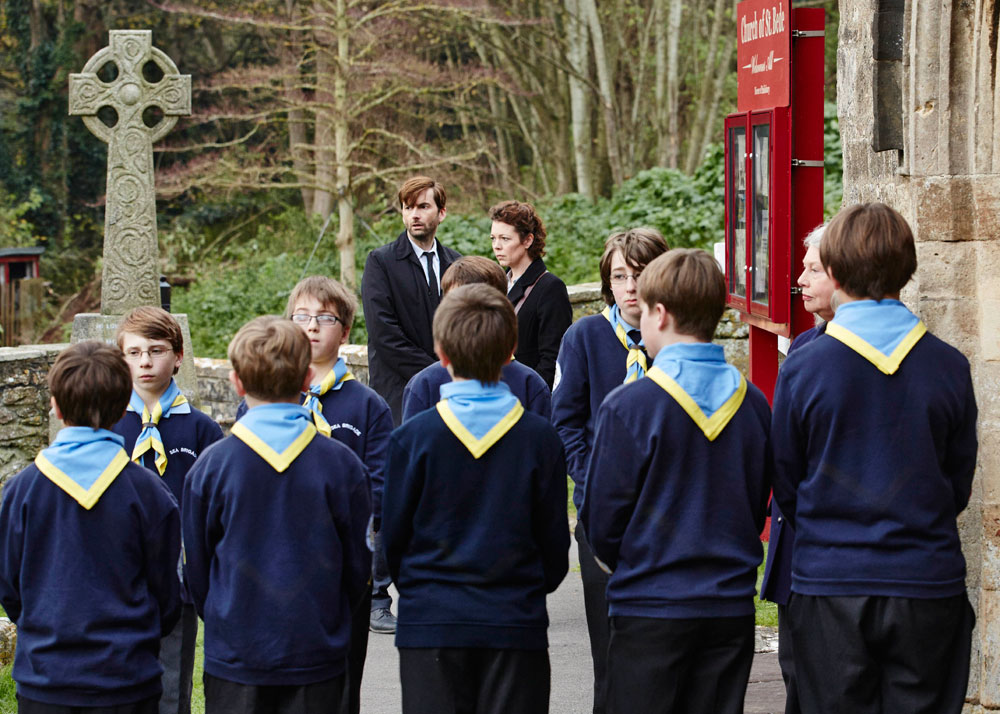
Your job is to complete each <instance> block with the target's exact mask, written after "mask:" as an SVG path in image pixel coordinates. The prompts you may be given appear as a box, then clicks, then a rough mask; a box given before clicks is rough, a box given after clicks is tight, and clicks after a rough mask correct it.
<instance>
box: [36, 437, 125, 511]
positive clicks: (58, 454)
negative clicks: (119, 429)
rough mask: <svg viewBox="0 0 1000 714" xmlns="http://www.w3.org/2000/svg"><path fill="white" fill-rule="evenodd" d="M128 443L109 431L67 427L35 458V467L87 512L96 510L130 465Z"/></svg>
mask: <svg viewBox="0 0 1000 714" xmlns="http://www.w3.org/2000/svg"><path fill="white" fill-rule="evenodd" d="M124 446H125V439H124V438H122V437H121V436H119V435H118V434H115V433H114V432H112V431H108V430H107V429H91V428H90V427H89V426H67V427H64V428H63V429H61V430H60V431H59V433H58V434H57V435H56V438H55V441H53V442H52V445H51V446H49V447H48V448H47V449H42V450H41V451H40V452H39V453H38V456H36V457H35V466H37V467H38V470H39V471H41V472H42V473H43V474H45V476H46V477H47V478H48V479H49V480H50V481H52V482H53V483H54V484H56V485H57V486H58V487H59V488H61V489H62V490H63V491H65V492H66V493H68V494H69V495H70V496H72V497H73V498H74V499H75V500H76V502H77V503H79V504H80V505H81V506H83V507H84V508H86V509H88V510H89V509H91V508H93V506H94V504H95V503H97V501H98V499H100V497H101V495H102V494H103V493H104V492H105V491H106V490H107V488H108V486H110V485H111V483H112V482H113V481H114V480H115V478H116V477H117V476H118V474H120V473H121V471H122V469H124V468H125V467H126V466H127V465H128V462H129V459H128V454H127V453H125V449H124V448H123V447H124Z"/></svg>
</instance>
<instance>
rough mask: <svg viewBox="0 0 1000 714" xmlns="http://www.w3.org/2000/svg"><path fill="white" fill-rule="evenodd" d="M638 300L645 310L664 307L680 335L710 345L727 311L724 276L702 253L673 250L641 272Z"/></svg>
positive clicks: (709, 257)
mask: <svg viewBox="0 0 1000 714" xmlns="http://www.w3.org/2000/svg"><path fill="white" fill-rule="evenodd" d="M639 299H640V300H642V301H643V302H644V303H645V304H646V306H647V308H648V309H652V308H653V306H654V305H657V304H660V305H663V307H664V308H666V310H667V312H669V313H670V314H671V315H672V316H673V318H674V321H675V324H676V329H677V331H678V332H680V333H681V334H684V335H693V336H694V337H697V338H698V339H699V340H702V341H703V342H711V341H712V338H713V337H714V336H715V327H716V325H718V324H719V318H721V317H722V312H723V311H724V310H725V309H726V276H724V275H723V274H722V271H721V270H719V264H718V263H716V262H715V258H713V257H712V256H710V255H709V254H708V253H706V252H705V251H703V250H698V249H697V248H675V249H674V250H671V251H669V252H667V253H664V254H663V255H661V256H660V257H659V258H655V259H654V260H653V261H652V262H650V264H649V265H647V266H646V269H645V270H643V271H642V275H641V276H639Z"/></svg>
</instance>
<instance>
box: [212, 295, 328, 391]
mask: <svg viewBox="0 0 1000 714" xmlns="http://www.w3.org/2000/svg"><path fill="white" fill-rule="evenodd" d="M311 357H312V349H311V348H310V346H309V338H308V337H306V333H305V332H303V331H302V330H301V329H299V328H298V327H296V325H295V323H294V322H291V321H290V320H286V319H284V318H283V317H278V316H277V315H263V316H261V317H257V318H254V319H253V320H251V321H250V322H248V323H247V324H245V325H244V326H243V327H241V328H240V331H239V332H237V333H236V337H234V338H233V341H232V342H230V343H229V361H230V362H231V363H232V365H233V370H234V371H235V372H236V376H238V377H239V378H240V381H241V382H243V388H244V389H246V390H247V394H249V395H250V396H251V397H254V398H255V399H260V400H262V401H265V402H277V401H284V400H287V399H291V398H293V397H295V396H296V395H297V394H299V392H301V391H302V385H303V384H304V383H305V381H306V374H307V373H308V372H309V360H310V359H311Z"/></svg>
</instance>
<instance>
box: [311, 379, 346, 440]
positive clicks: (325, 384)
mask: <svg viewBox="0 0 1000 714" xmlns="http://www.w3.org/2000/svg"><path fill="white" fill-rule="evenodd" d="M352 379H355V377H354V375H353V374H351V373H350V372H344V376H343V378H341V380H340V382H339V384H343V383H344V382H350V381H351V380H352ZM337 384H338V382H337V374H336V370H334V369H332V368H331V369H330V371H329V372H327V373H326V376H325V377H323V380H322V381H321V382H320V383H319V393H318V394H317V393H316V392H314V391H312V389H310V390H309V391H308V392H306V395H307V400H308V401H309V403H310V404H315V405H316V406H315V407H313V406H310V407H309V411H310V412H312V417H313V424H315V425H316V430H317V431H318V432H319V433H320V434H322V435H323V436H331V435H333V429H331V428H330V422H328V421H327V420H326V417H324V416H323V404H322V402H320V400H319V398H320V397H322V396H323V395H324V394H326V393H327V392H329V391H330V390H331V389H333V388H334V387H335V386H337Z"/></svg>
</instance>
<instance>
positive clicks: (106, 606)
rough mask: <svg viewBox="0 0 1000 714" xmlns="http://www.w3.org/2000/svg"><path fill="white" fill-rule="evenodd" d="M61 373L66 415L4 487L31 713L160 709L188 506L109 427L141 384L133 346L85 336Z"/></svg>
mask: <svg viewBox="0 0 1000 714" xmlns="http://www.w3.org/2000/svg"><path fill="white" fill-rule="evenodd" d="M48 382H49V391H50V392H51V394H52V406H53V408H54V409H55V414H56V417H58V418H59V419H61V420H62V421H63V423H64V424H65V425H66V426H65V427H64V428H63V429H61V430H60V431H59V434H58V435H57V436H56V439H55V441H53V442H52V445H51V446H49V447H48V448H46V449H43V450H42V451H41V452H40V453H39V454H38V457H37V458H36V459H35V463H34V464H33V465H31V466H28V467H27V468H26V469H24V470H23V471H21V472H20V473H19V474H17V475H16V476H14V477H13V478H12V479H11V480H10V481H8V482H7V483H6V484H5V485H4V489H3V503H2V504H0V603H2V604H3V607H4V610H6V612H7V615H8V616H9V617H10V618H11V620H13V621H14V622H15V623H16V624H17V635H18V638H17V640H18V641H17V651H16V654H15V657H14V669H13V676H14V679H15V681H16V682H17V699H18V710H19V711H20V712H22V714H71V713H72V714H97V713H99V712H108V711H115V712H121V713H122V714H133V713H134V714H153V713H154V712H156V707H157V700H158V699H159V697H160V692H161V688H162V687H161V683H160V675H161V674H162V672H163V670H162V668H161V667H160V663H159V662H158V661H157V655H158V653H159V649H160V638H161V637H163V635H165V634H167V633H168V632H170V631H171V630H172V629H173V627H174V624H175V623H176V622H177V618H178V615H179V613H180V604H181V603H180V582H179V580H178V578H177V562H178V558H179V556H180V547H181V543H180V517H179V515H178V511H177V503H176V501H175V500H174V498H173V496H172V495H171V494H170V489H168V488H167V486H166V485H165V484H164V482H163V481H162V480H161V479H160V478H159V477H158V476H156V475H155V473H153V472H150V471H149V470H148V469H145V468H142V467H141V466H137V465H136V464H133V463H132V462H131V461H130V460H129V456H128V453H127V452H126V451H125V450H124V449H123V448H122V438H121V437H120V436H118V435H117V434H114V433H112V432H111V431H110V430H109V429H110V427H111V425H112V424H114V422H115V421H116V420H117V419H119V418H121V415H122V414H123V413H124V411H125V407H126V406H127V405H128V401H129V394H130V392H131V389H132V386H131V385H132V379H131V377H130V375H129V368H128V365H126V364H125V360H124V359H123V358H122V354H121V351H120V350H118V349H116V348H115V347H112V346H111V345H106V344H103V343H101V342H80V343H78V344H75V345H72V346H71V347H68V348H67V349H66V350H65V351H63V352H62V353H61V354H60V355H59V357H58V358H56V361H55V364H54V365H53V366H52V369H51V370H50V372H49V376H48Z"/></svg>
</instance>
